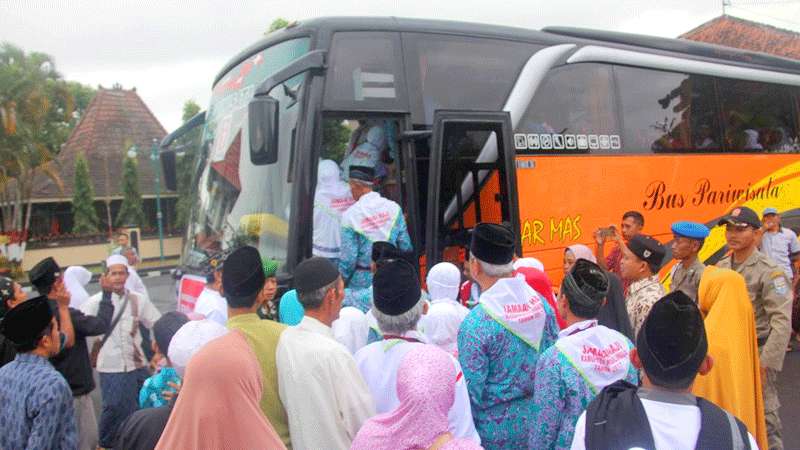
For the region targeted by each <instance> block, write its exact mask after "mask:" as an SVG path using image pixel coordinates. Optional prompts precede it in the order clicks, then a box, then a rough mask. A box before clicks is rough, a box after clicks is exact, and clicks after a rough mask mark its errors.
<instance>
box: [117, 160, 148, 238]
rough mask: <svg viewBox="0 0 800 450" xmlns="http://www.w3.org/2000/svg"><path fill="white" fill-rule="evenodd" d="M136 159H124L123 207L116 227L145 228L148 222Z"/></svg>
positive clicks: (120, 209)
mask: <svg viewBox="0 0 800 450" xmlns="http://www.w3.org/2000/svg"><path fill="white" fill-rule="evenodd" d="M137 166H138V162H137V161H136V158H129V157H125V158H123V162H122V206H120V208H119V212H118V213H117V220H116V222H115V224H116V226H118V227H123V226H127V225H136V226H139V227H144V226H146V225H147V222H146V220H145V217H144V208H143V207H142V196H141V194H139V173H138V169H137Z"/></svg>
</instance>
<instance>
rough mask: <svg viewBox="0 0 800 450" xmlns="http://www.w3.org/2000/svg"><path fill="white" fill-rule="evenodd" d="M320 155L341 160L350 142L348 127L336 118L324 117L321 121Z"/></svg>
mask: <svg viewBox="0 0 800 450" xmlns="http://www.w3.org/2000/svg"><path fill="white" fill-rule="evenodd" d="M322 142H323V149H322V155H323V158H325V159H332V160H334V161H337V162H339V161H341V160H342V159H343V158H344V153H345V152H346V151H347V144H348V143H349V142H350V129H349V128H347V127H346V126H344V125H343V124H342V121H341V120H338V119H325V121H324V122H323V123H322Z"/></svg>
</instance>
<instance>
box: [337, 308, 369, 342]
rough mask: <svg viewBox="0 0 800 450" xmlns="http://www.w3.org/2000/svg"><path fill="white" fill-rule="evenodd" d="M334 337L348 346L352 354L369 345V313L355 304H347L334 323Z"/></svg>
mask: <svg viewBox="0 0 800 450" xmlns="http://www.w3.org/2000/svg"><path fill="white" fill-rule="evenodd" d="M331 328H333V337H334V338H336V340H337V341H339V343H341V344H342V345H344V346H345V347H347V350H349V351H350V353H351V354H355V352H357V351H359V350H360V349H361V347H363V346H365V345H367V339H368V337H369V323H367V315H366V314H364V313H363V312H361V310H360V309H358V308H355V307H353V306H345V307H344V308H342V310H341V311H339V318H338V319H336V320H335V321H334V322H333V323H332V324H331Z"/></svg>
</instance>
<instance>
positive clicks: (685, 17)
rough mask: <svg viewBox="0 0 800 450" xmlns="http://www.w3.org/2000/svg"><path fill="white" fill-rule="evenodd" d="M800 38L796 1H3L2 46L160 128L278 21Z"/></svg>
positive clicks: (173, 124)
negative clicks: (754, 27)
mask: <svg viewBox="0 0 800 450" xmlns="http://www.w3.org/2000/svg"><path fill="white" fill-rule="evenodd" d="M723 1H724V2H725V3H727V4H728V6H726V11H727V13H728V14H731V15H735V16H738V17H743V18H746V19H749V20H755V21H759V22H764V23H768V24H770V25H774V26H777V27H781V28H786V29H790V30H794V31H800V0H659V1H652V0H594V1H589V0H557V1H554V0H494V1H489V0H483V1H474V0H394V1H386V0H335V1H332V0H296V1H286V0H282V1H273V0H227V1H212V0H191V1H187V0H166V1H164V0H160V1H156V0H139V1H123V0H77V1H69V2H66V1H63V0H36V1H30V0H0V41H8V42H11V43H13V44H15V45H17V46H20V47H22V48H23V49H24V50H25V51H39V52H44V53H47V54H49V55H51V56H53V57H54V59H55V64H56V68H57V69H58V70H59V71H60V72H61V73H62V75H63V76H64V78H66V79H68V80H75V81H80V82H82V83H86V84H89V85H92V86H98V85H102V86H104V87H111V86H112V85H114V84H115V83H119V84H121V85H122V86H123V87H124V88H126V89H130V88H132V87H136V89H137V92H138V93H139V95H140V96H141V97H142V98H143V100H144V101H145V103H146V104H147V105H148V106H149V107H150V109H151V110H152V111H153V113H154V114H155V115H156V117H157V118H158V119H159V121H161V123H162V125H164V127H165V128H166V129H167V130H168V131H171V130H173V129H175V128H177V127H178V126H179V125H180V124H181V111H182V107H183V103H184V102H185V101H186V100H188V99H193V100H195V101H197V102H198V103H199V104H200V105H201V107H203V108H206V107H207V103H208V100H209V97H210V93H211V83H212V82H213V79H214V77H215V76H216V74H217V73H218V72H219V70H220V69H221V68H222V67H223V66H224V65H225V63H226V62H227V61H228V60H230V59H231V58H232V57H233V56H235V55H236V54H237V53H239V52H240V51H241V50H243V49H244V48H246V47H247V46H249V45H250V44H252V43H254V42H256V41H257V40H259V38H260V37H261V36H262V34H263V33H264V31H265V30H266V29H267V28H268V27H269V24H270V23H271V22H272V21H273V20H274V19H275V18H278V17H283V18H286V19H289V20H303V19H308V18H313V17H323V16H398V17H419V18H432V19H442V20H460V21H469V22H482V23H493V24H500V25H509V26H517V27H523V28H533V29H539V28H542V27H546V26H556V25H561V26H576V27H587V28H597V29H604V30H612V31H624V32H632V33H642V34H651V35H656V36H663V37H677V36H679V35H681V34H682V33H685V32H687V31H689V30H691V29H693V28H695V27H696V26H698V25H700V24H702V23H704V22H706V21H708V20H710V19H713V18H714V17H717V16H719V15H720V14H722V9H723Z"/></svg>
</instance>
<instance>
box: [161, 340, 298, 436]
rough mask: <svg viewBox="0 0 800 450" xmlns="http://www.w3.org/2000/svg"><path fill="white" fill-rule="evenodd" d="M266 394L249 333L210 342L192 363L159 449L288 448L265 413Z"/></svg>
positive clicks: (193, 358)
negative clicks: (262, 410) (246, 336)
mask: <svg viewBox="0 0 800 450" xmlns="http://www.w3.org/2000/svg"><path fill="white" fill-rule="evenodd" d="M262 393H263V389H262V385H261V366H260V365H259V364H258V360H257V359H256V355H255V353H253V350H252V349H251V348H250V345H249V344H248V343H247V340H246V339H245V337H244V335H242V333H240V332H238V331H231V332H230V333H228V334H226V335H225V336H223V337H220V338H217V339H215V340H213V341H211V342H210V343H208V344H207V345H206V346H205V347H203V349H202V350H200V351H199V352H198V353H197V354H196V355H194V356H193V357H192V359H191V360H190V361H189V366H188V367H187V368H186V376H185V377H184V380H183V386H182V387H181V392H180V394H179V395H178V401H177V402H176V403H175V408H174V409H173V410H172V413H171V414H170V417H169V422H167V427H166V428H165V429H164V433H163V434H162V435H161V439H160V440H159V441H158V445H157V446H156V450H173V449H180V448H187V449H188V448H191V449H198V450H201V449H207V450H218V449H223V448H224V449H231V450H248V449H262V448H263V449H284V450H285V449H286V447H285V446H284V445H283V442H281V439H280V437H278V434H277V433H276V432H275V429H273V428H272V425H270V423H269V422H267V419H266V418H265V417H264V413H263V412H261V407H260V406H259V402H260V401H261V395H262Z"/></svg>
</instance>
